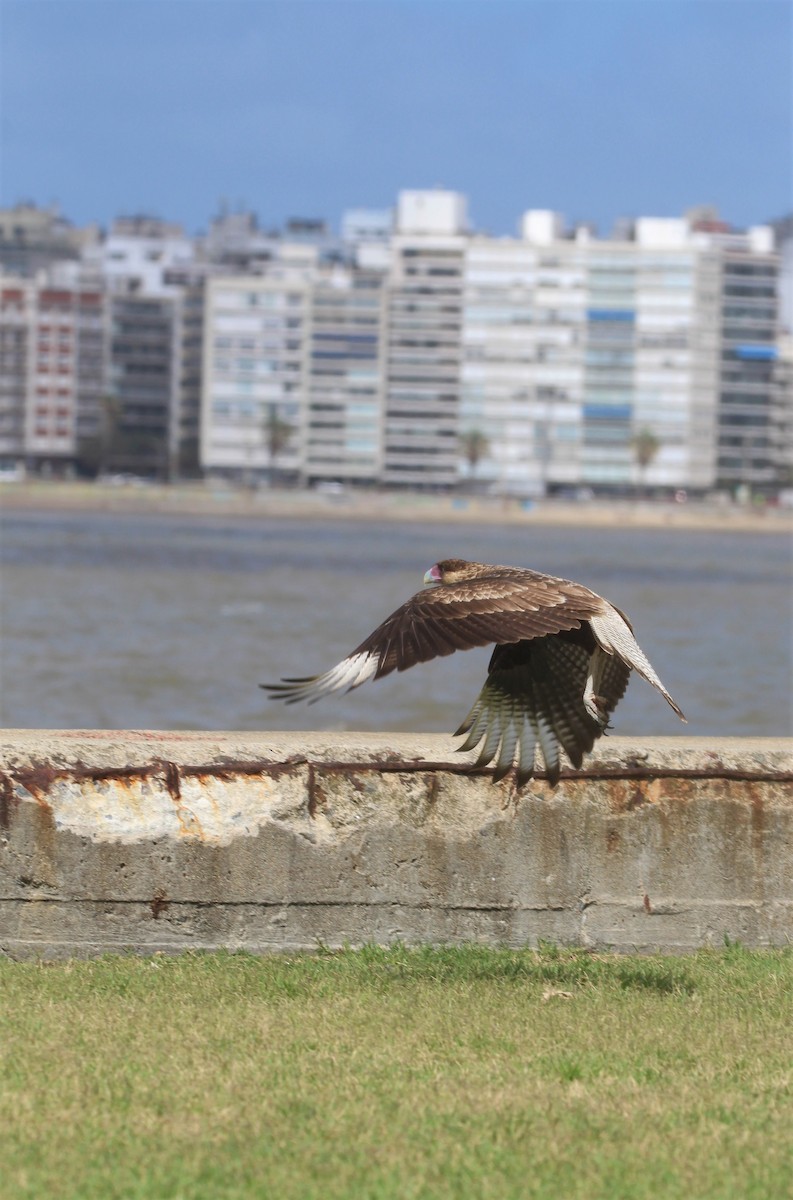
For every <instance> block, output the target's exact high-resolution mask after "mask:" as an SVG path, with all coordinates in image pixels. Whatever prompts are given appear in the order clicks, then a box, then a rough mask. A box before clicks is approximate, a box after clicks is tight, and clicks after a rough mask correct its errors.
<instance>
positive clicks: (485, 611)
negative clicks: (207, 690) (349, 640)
mask: <svg viewBox="0 0 793 1200" xmlns="http://www.w3.org/2000/svg"><path fill="white" fill-rule="evenodd" d="M478 569H479V571H480V574H479V575H478V576H477V577H476V578H473V579H464V580H460V581H458V582H455V583H444V584H442V585H441V586H439V587H434V588H427V589H425V590H424V591H421V592H417V593H416V595H415V596H411V598H410V599H409V600H408V601H406V603H405V604H403V605H401V606H400V607H399V608H398V609H396V611H395V612H393V613H392V614H391V615H390V616H389V617H387V618H386V620H385V621H383V623H382V624H381V625H379V626H378V627H377V629H375V630H374V632H373V633H371V634H370V635H369V637H367V638H366V639H365V640H364V641H363V642H361V644H360V645H359V646H356V648H355V649H354V650H353V651H351V652H350V654H348V655H347V657H346V658H345V659H343V660H342V661H341V662H340V663H338V664H337V665H336V666H335V667H332V668H331V669H330V670H329V671H325V672H324V673H323V674H321V675H313V676H308V677H306V678H300V679H288V680H284V681H283V682H282V683H280V684H265V685H263V686H264V687H265V689H266V690H267V691H269V692H270V693H271V694H272V695H274V696H276V697H278V698H280V699H282V700H285V701H286V702H287V703H294V702H297V701H300V700H305V701H308V702H309V703H310V702H312V701H314V700H318V699H319V698H320V697H321V696H324V695H326V694H327V693H329V692H333V691H343V690H350V689H351V688H355V687H359V686H360V685H361V684H362V683H365V682H366V681H367V680H369V679H380V678H382V677H383V676H384V675H388V674H390V673H391V672H392V671H406V670H407V669H408V668H409V667H412V666H415V665H416V664H417V663H422V662H428V661H429V660H430V659H432V658H438V657H444V656H446V655H449V654H453V653H454V652H455V650H470V649H472V648H473V647H475V646H487V645H492V644H494V643H496V644H506V643H513V642H520V641H526V640H531V639H532V638H542V637H546V636H547V635H548V634H554V633H563V632H566V631H570V630H576V629H580V628H581V626H582V624H583V623H585V622H586V621H587V620H588V619H589V618H590V617H592V616H596V615H598V614H599V613H601V612H602V611H603V608H604V601H603V600H602V599H601V597H600V596H597V595H596V594H595V593H594V592H591V591H590V590H589V588H585V587H583V586H582V585H581V584H578V583H572V582H570V581H569V580H566V579H556V578H554V577H553V576H551V575H541V574H539V573H537V572H536V571H529V570H521V569H520V568H517V567H515V568H504V567H494V568H492V571H493V573H492V574H484V573H483V572H484V571H485V568H484V567H481V566H479V567H478Z"/></svg>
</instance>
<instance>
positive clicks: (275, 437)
mask: <svg viewBox="0 0 793 1200" xmlns="http://www.w3.org/2000/svg"><path fill="white" fill-rule="evenodd" d="M263 433H264V439H265V442H266V444H267V455H268V462H269V466H270V482H271V483H272V482H273V479H274V477H275V462H276V459H277V458H278V456H279V454H280V453H281V451H282V450H285V449H286V447H287V446H288V445H289V443H290V441H291V440H292V434H293V433H294V429H293V427H292V426H291V425H290V424H289V422H288V421H284V420H282V419H281V417H279V415H278V409H277V408H276V406H275V404H270V405H268V408H267V416H266V417H265V419H264V423H263Z"/></svg>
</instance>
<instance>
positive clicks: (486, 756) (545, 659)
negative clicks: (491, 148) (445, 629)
mask: <svg viewBox="0 0 793 1200" xmlns="http://www.w3.org/2000/svg"><path fill="white" fill-rule="evenodd" d="M589 662H590V649H589V647H588V646H586V644H585V639H583V638H580V639H579V638H576V639H573V638H570V639H568V638H564V637H544V638H538V639H536V640H535V641H530V642H519V643H518V644H517V645H514V646H498V647H497V648H496V650H495V651H494V653H493V657H492V659H491V661H490V669H489V673H488V677H487V682H486V683H485V686H484V687H483V688H482V691H481V692H480V694H479V697H478V699H477V701H476V703H475V704H474V707H473V708H472V709H471V711H470V713H469V714H468V716H467V717H466V719H465V720H464V721H463V723H462V725H461V726H460V728H459V729H458V730H457V731H456V733H457V734H458V735H459V734H463V733H467V734H468V737H467V738H466V740H465V742H464V743H463V744H462V746H460V750H473V749H474V747H475V746H477V745H478V744H479V743H480V742H482V741H483V740H484V744H483V745H482V749H481V753H480V755H479V758H478V760H477V763H476V765H477V766H479V767H481V766H486V765H487V764H488V763H491V762H495V764H496V771H495V776H494V777H495V778H496V779H502V778H503V777H504V776H505V775H506V774H507V772H508V771H509V770H510V768H511V767H512V765H513V762H514V763H515V765H516V768H517V771H516V777H517V784H518V786H519V787H521V786H522V785H523V784H524V783H526V782H527V781H528V780H529V779H531V777H532V775H533V774H534V759H535V750H536V748H537V744H538V743H539V746H540V749H541V751H542V757H543V759H544V761H545V767H546V770H547V772H548V778H549V779H550V781H551V783H552V784H555V783H556V782H557V780H558V779H559V771H560V767H561V763H560V758H559V751H560V749H562V750H564V752H565V754H566V755H567V757H568V758H569V759H570V762H571V763H572V764H573V766H574V767H576V768H578V767H580V766H581V763H582V761H583V758H584V755H585V754H586V753H588V752H589V751H590V750H591V749H592V746H593V745H594V743H595V740H596V738H598V737H600V735H601V733H603V732H604V729H605V726H606V721H607V720H608V717H609V716H610V715H611V713H612V712H613V711H614V709H615V707H616V705H617V703H618V701H619V700H620V699H621V697H622V695H623V694H624V692H625V688H626V687H627V685H628V678H629V676H630V670H631V669H630V667H629V666H627V664H626V663H624V662H623V661H622V659H621V658H619V657H618V656H617V655H614V656H612V657H609V658H608V660H607V661H606V662H605V664H604V668H603V673H602V676H601V678H600V680H599V696H600V699H601V702H602V709H603V714H604V720H603V723H602V724H601V723H600V722H598V721H596V720H594V718H593V717H591V716H590V714H589V713H588V712H587V711H586V709H585V707H584V702H583V695H584V688H585V685H586V679H587V673H588V671H589Z"/></svg>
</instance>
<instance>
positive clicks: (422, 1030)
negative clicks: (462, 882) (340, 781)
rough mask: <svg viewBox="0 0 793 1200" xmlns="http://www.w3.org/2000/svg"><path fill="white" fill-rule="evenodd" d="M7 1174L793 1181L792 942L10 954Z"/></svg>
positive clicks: (433, 1184)
mask: <svg viewBox="0 0 793 1200" xmlns="http://www.w3.org/2000/svg"><path fill="white" fill-rule="evenodd" d="M0 1194H1V1195H2V1197H3V1200H18V1198H21V1197H26V1198H27V1197H30V1198H33V1197H35V1198H36V1200H60V1198H62V1197H69V1198H74V1200H92V1198H94V1197H95V1198H96V1200H110V1198H113V1197H123V1198H124V1200H137V1198H143V1197H146V1198H150V1200H170V1198H173V1200H176V1198H177V1197H178V1198H179V1200H215V1198H223V1200H227V1198H228V1200H231V1198H237V1197H267V1198H270V1197H272V1198H273V1200H282V1198H283V1200H292V1198H295V1200H313V1198H316V1200H334V1198H337V1197H352V1198H355V1200H359V1198H363V1200H380V1198H383V1200H384V1198H386V1197H388V1198H392V1197H393V1198H397V1197H398V1198H399V1200H412V1198H419V1197H422V1198H426V1200H442V1198H446V1197H449V1198H451V1197H454V1198H459V1197H476V1198H479V1197H481V1198H489V1197H494V1198H495V1197H521V1198H522V1197H547V1198H548V1200H573V1198H581V1200H596V1198H598V1197H603V1198H604V1200H605V1198H608V1200H621V1198H628V1197H630V1198H631V1200H633V1198H637V1200H638V1198H642V1200H644V1198H647V1200H650V1198H652V1200H659V1198H664V1200H665V1198H667V1197H680V1198H681V1200H682V1198H685V1200H705V1198H711V1197H720V1198H721V1197H734V1198H735V1200H753V1198H756V1200H777V1198H786V1197H793V949H789V950H778V951H760V952H749V951H746V950H743V949H742V948H740V947H737V946H729V947H727V948H726V949H724V950H720V951H708V952H701V953H699V954H696V955H693V956H691V957H686V958H628V957H606V956H596V955H588V954H585V953H583V952H580V951H562V950H555V949H550V948H548V949H543V950H541V951H540V952H533V951H528V950H527V951H506V950H504V951H501V950H490V949H485V948H481V947H473V946H472V947H466V948H462V949H442V950H434V949H428V948H424V949H417V950H408V949H405V948H401V947H398V948H395V949H391V950H381V949H377V948H374V947H370V948H367V949H364V950H361V951H343V952H340V953H331V952H325V953H319V954H316V955H298V956H291V957H277V956H274V957H267V958H255V957H252V956H251V955H247V954H225V953H220V954H200V955H190V954H188V955H182V956H180V957H174V958H171V957H165V956H155V957H154V958H147V959H140V958H133V957H113V958H104V959H101V960H98V961H93V962H66V963H58V964H54V965H49V964H40V963H14V962H9V961H7V960H0Z"/></svg>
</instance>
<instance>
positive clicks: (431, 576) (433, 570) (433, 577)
mask: <svg viewBox="0 0 793 1200" xmlns="http://www.w3.org/2000/svg"><path fill="white" fill-rule="evenodd" d="M441 578H442V576H441V571H440V568H439V566H438V564H437V563H436V564H435V566H434V567H430V569H429V571H427V572H426V573H425V575H424V582H425V583H440V581H441Z"/></svg>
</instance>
